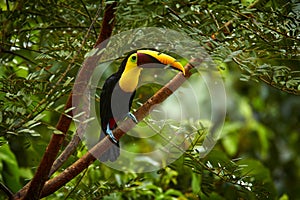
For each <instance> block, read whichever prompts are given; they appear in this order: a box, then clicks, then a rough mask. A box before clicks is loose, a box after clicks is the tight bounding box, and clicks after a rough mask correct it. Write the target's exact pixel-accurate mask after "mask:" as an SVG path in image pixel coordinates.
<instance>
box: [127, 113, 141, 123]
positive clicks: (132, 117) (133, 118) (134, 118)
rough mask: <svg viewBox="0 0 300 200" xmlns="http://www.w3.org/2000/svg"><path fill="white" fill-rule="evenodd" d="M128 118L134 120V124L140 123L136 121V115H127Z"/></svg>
mask: <svg viewBox="0 0 300 200" xmlns="http://www.w3.org/2000/svg"><path fill="white" fill-rule="evenodd" d="M127 115H128V117H130V118H131V119H132V121H134V123H136V124H137V123H139V121H138V120H137V119H136V117H135V116H134V114H132V113H131V112H128V113H127Z"/></svg>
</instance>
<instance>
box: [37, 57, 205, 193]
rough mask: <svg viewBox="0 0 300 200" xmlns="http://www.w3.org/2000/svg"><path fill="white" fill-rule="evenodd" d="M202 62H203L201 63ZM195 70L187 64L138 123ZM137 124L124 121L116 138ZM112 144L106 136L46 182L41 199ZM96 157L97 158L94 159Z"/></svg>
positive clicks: (138, 114)
mask: <svg viewBox="0 0 300 200" xmlns="http://www.w3.org/2000/svg"><path fill="white" fill-rule="evenodd" d="M200 62H202V61H200ZM192 68H193V65H191V64H187V65H186V66H185V70H186V72H187V73H186V76H185V77H184V76H183V74H182V73H179V74H177V75H176V76H175V77H174V78H173V79H172V80H171V81H170V82H169V83H168V84H166V85H165V86H164V87H163V88H161V89H160V90H159V91H158V92H157V93H156V94H154V95H153V96H152V97H151V98H150V99H149V100H148V101H147V102H145V103H144V104H143V105H142V106H141V107H140V108H139V109H138V110H137V111H136V112H135V113H134V115H135V117H136V118H137V120H138V121H141V120H142V119H143V118H145V117H146V116H147V115H148V113H149V111H150V110H151V108H152V107H153V106H155V105H157V104H159V103H161V102H163V101H164V100H165V99H167V98H168V97H169V96H170V95H171V94H172V93H173V92H174V91H175V90H176V89H177V88H179V87H180V86H181V85H182V84H183V83H184V81H185V80H186V79H187V78H189V77H190V76H191V74H190V73H189V70H190V69H192ZM135 125H136V124H135V123H134V122H133V121H132V120H131V119H127V120H125V121H123V122H122V123H121V124H120V126H119V127H118V128H117V129H115V130H113V134H114V136H115V137H116V138H117V139H118V140H119V139H120V138H121V137H122V136H123V135H124V134H125V133H126V132H127V131H129V130H130V129H132V128H133V127H134V126H135ZM111 145H112V142H111V141H110V138H109V136H106V137H105V138H104V139H103V140H101V141H100V142H99V143H97V144H96V145H95V146H94V147H93V148H92V149H90V151H89V152H88V153H86V154H85V155H84V156H83V157H81V158H80V159H79V160H77V161H76V162H75V163H74V164H73V165H71V166H69V167H68V168H67V169H65V170H64V171H63V172H62V173H61V174H59V175H58V176H56V177H54V178H53V179H50V180H49V181H47V182H46V184H45V186H44V188H43V191H42V194H41V197H46V196H48V195H50V194H52V193H54V192H55V191H57V190H58V189H59V188H61V187H62V186H63V185H65V184H66V183H68V182H69V181H70V180H72V179H73V178H74V177H76V176H77V175H78V174H79V173H80V172H82V171H83V170H84V169H86V168H87V167H88V166H89V165H90V164H92V163H93V162H94V161H95V160H96V159H95V157H97V158H99V157H100V156H101V155H102V154H103V153H104V152H105V151H106V150H107V149H108V148H110V146H111ZM94 156H95V157H94Z"/></svg>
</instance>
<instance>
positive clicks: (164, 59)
mask: <svg viewBox="0 0 300 200" xmlns="http://www.w3.org/2000/svg"><path fill="white" fill-rule="evenodd" d="M165 66H169V67H171V68H174V69H176V70H179V71H181V72H182V73H183V74H185V69H184V67H183V66H182V64H181V63H180V62H178V61H177V60H176V59H175V58H174V57H172V56H170V55H167V54H165V53H162V52H159V51H157V50H153V49H140V50H135V51H132V52H130V53H129V54H128V55H127V56H126V57H125V59H124V60H123V61H122V62H121V65H120V67H119V69H118V71H117V72H115V73H114V74H112V75H111V76H109V77H108V78H107V79H106V80H105V82H104V85H103V87H102V91H101V94H100V120H101V129H102V130H101V133H100V140H102V139H103V138H104V137H105V136H106V135H109V137H110V140H111V142H112V143H113V144H114V145H112V146H111V147H110V148H109V149H107V150H106V151H105V152H104V153H103V154H102V155H101V157H100V158H99V160H100V161H101V162H106V161H111V162H114V161H116V160H117V158H118V157H119V156H120V148H119V147H120V146H119V141H117V139H116V138H115V137H114V135H113V134H112V130H114V129H115V128H117V126H118V124H117V123H118V121H120V120H122V119H125V118H126V117H130V118H131V119H132V120H133V121H134V122H135V123H138V121H137V119H136V118H135V116H134V115H133V114H132V113H131V112H130V109H131V106H132V101H133V99H134V96H135V93H136V88H137V85H138V82H139V77H140V74H141V71H142V70H143V69H146V68H164V67H165Z"/></svg>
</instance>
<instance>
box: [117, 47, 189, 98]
mask: <svg viewBox="0 0 300 200" xmlns="http://www.w3.org/2000/svg"><path fill="white" fill-rule="evenodd" d="M122 65H125V66H123V67H124V71H123V72H122V75H121V78H120V81H119V85H120V87H121V89H123V90H124V91H126V92H133V91H134V90H135V88H136V87H137V84H138V79H139V76H140V73H141V70H142V69H143V68H161V67H164V66H166V65H168V66H170V67H172V68H173V69H177V70H180V71H182V73H183V74H184V75H185V70H184V67H183V66H182V65H181V63H180V62H178V61H176V59H175V58H173V57H172V56H169V55H167V54H164V53H161V52H158V51H154V50H138V51H136V52H134V53H132V54H130V55H129V56H128V57H127V59H125V60H124V62H123V63H122Z"/></svg>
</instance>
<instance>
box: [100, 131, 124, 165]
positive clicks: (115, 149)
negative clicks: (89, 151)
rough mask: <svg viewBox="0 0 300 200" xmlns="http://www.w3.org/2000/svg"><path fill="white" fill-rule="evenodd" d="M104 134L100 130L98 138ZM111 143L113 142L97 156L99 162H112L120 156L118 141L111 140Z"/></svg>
mask: <svg viewBox="0 0 300 200" xmlns="http://www.w3.org/2000/svg"><path fill="white" fill-rule="evenodd" d="M105 136H106V134H105V133H103V131H101V134H100V140H102V139H103V138H104V137H105ZM111 143H113V145H111V146H110V148H109V149H107V150H106V152H104V153H103V154H102V155H101V157H100V158H99V160H100V161H101V162H106V161H111V162H114V161H116V160H117V158H118V157H119V156H120V145H119V142H118V143H114V142H111Z"/></svg>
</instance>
